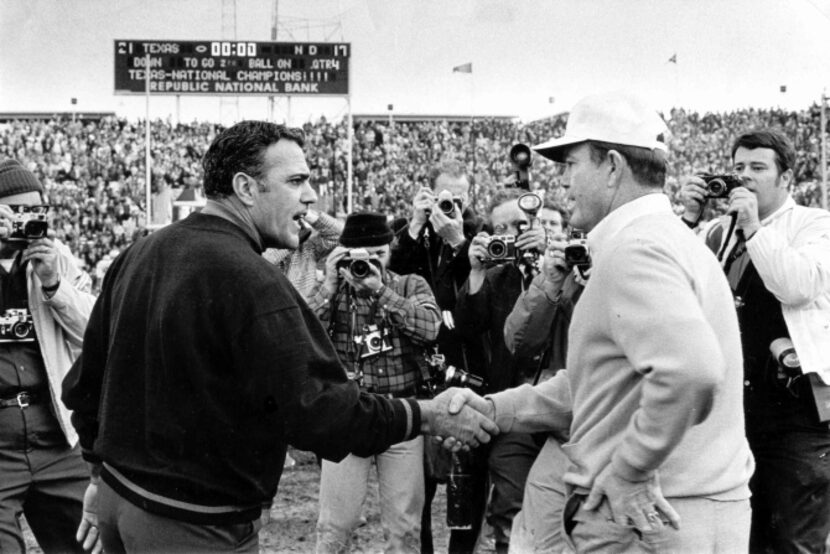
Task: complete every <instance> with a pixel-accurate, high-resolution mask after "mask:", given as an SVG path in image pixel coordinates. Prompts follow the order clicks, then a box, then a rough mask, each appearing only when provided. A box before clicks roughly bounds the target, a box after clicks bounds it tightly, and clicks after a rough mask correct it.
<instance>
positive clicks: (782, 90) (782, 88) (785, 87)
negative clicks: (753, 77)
mask: <svg viewBox="0 0 830 554" xmlns="http://www.w3.org/2000/svg"><path fill="white" fill-rule="evenodd" d="M778 90H780V91H781V92H787V85H781V87H780V88H779V89H778Z"/></svg>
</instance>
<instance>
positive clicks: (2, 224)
mask: <svg viewBox="0 0 830 554" xmlns="http://www.w3.org/2000/svg"><path fill="white" fill-rule="evenodd" d="M14 217H15V216H14V212H13V211H12V209H11V208H10V207H8V206H7V205H6V204H0V240H3V239H7V238H8V237H9V235H11V233H12V222H13V221H14Z"/></svg>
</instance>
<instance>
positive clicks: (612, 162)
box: [605, 150, 628, 188]
mask: <svg viewBox="0 0 830 554" xmlns="http://www.w3.org/2000/svg"><path fill="white" fill-rule="evenodd" d="M605 161H606V162H608V166H607V169H606V171H607V173H606V175H607V177H608V182H607V185H606V186H608V187H609V188H617V187H619V186H620V182H621V180H622V175H623V171H625V168H626V167H627V165H628V163H627V162H626V160H625V158H624V157H623V155H622V154H620V153H619V152H617V151H616V150H609V151H608V152H606V154H605Z"/></svg>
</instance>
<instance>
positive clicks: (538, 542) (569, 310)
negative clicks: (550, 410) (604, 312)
mask: <svg viewBox="0 0 830 554" xmlns="http://www.w3.org/2000/svg"><path fill="white" fill-rule="evenodd" d="M559 209H561V210H562V211H561V212H560V211H559ZM559 209H557V211H556V212H554V213H556V214H557V215H559V214H561V217H562V220H563V221H564V222H565V225H567V222H568V220H569V216H570V214H569V213H568V212H567V211H566V210H564V208H559ZM544 211H545V208H543V209H542V210H541V211H540V212H539V215H540V217H541V216H543V214H544ZM565 230H567V229H564V228H562V227H559V229H558V231H555V232H554V233H553V234H551V233H550V229H549V246H548V248H547V250H546V251H545V258H544V261H543V263H542V271H541V272H540V273H539V275H537V276H536V277H535V278H534V279H533V281H532V282H531V283H530V286H529V287H528V288H527V290H525V291H524V292H522V294H521V295H520V296H519V298H518V300H516V304H515V305H514V306H513V311H511V312H510V314H509V315H508V316H507V319H506V321H505V323H504V342H505V344H506V345H507V348H508V349H509V350H510V352H512V353H513V355H514V356H516V357H517V358H520V359H538V358H539V357H541V358H542V359H541V360H540V362H541V364H542V365H541V366H540V368H539V369H540V371H539V373H538V377H539V378H538V379H535V381H536V382H542V381H545V380H547V379H549V378H550V377H552V376H554V375H555V374H556V373H557V372H558V371H559V370H561V369H563V368H564V367H565V362H566V360H567V355H568V328H569V327H570V324H571V315H572V314H573V310H574V306H575V305H576V303H577V301H578V300H579V297H580V295H581V294H582V290H583V288H584V287H585V284H586V279H585V278H584V277H583V275H586V274H587V272H588V271H589V269H590V268H589V267H574V265H573V263H574V260H570V261H568V260H566V258H568V257H571V256H572V255H570V256H566V249H567V248H568V247H569V243H570V246H571V248H574V246H575V245H574V243H573V242H572V241H569V240H568V239H567V238H566V235H565V234H564V233H563V231H565ZM579 252H580V251H577V252H576V253H577V254H579ZM576 257H577V258H579V256H576ZM586 260H587V263H588V264H589V263H590V258H589V257H587V258H586V257H585V256H583V257H582V259H581V260H576V261H577V262H583V265H585V261H586ZM565 442H567V433H566V432H565V433H551V434H550V435H549V436H548V438H547V441H546V442H545V444H544V446H542V449H541V451H540V452H539V455H538V456H537V458H536V460H535V461H534V462H533V465H532V467H531V468H530V471H529V473H528V475H527V480H526V482H525V488H524V493H523V497H522V505H521V510H520V511H519V512H518V513H517V514H516V515H515V517H514V518H513V526H512V528H511V532H510V547H511V551H512V552H561V551H562V550H563V549H565V548H566V545H565V542H564V541H563V540H562V533H561V529H562V526H561V517H562V509H563V508H564V506H565V492H566V490H565V482H564V480H563V478H564V474H565V469H566V467H567V464H568V459H567V456H566V455H565V452H564V451H563V450H562V444H563V443H565Z"/></svg>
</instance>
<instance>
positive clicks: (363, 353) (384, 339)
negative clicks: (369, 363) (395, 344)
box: [354, 325, 392, 359]
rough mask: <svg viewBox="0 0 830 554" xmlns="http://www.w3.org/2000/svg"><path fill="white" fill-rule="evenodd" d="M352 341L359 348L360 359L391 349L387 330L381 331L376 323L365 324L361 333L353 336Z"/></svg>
mask: <svg viewBox="0 0 830 554" xmlns="http://www.w3.org/2000/svg"><path fill="white" fill-rule="evenodd" d="M354 342H355V344H357V346H358V349H359V350H360V358H361V359H364V358H371V357H373V356H377V355H379V354H383V353H384V352H389V351H391V350H392V343H391V341H390V340H389V331H388V330H387V329H384V330H383V332H381V331H380V329H378V326H377V325H367V326H366V329H365V330H364V332H363V334H362V335H359V336H356V337H355V338H354Z"/></svg>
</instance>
